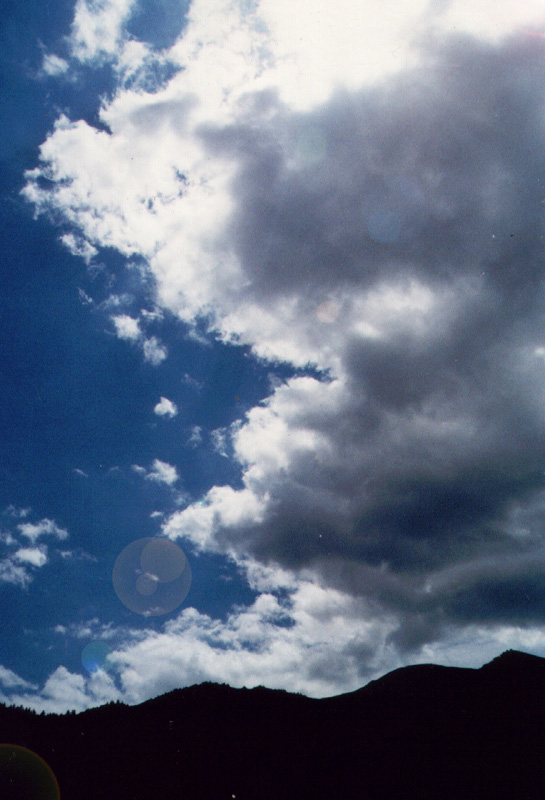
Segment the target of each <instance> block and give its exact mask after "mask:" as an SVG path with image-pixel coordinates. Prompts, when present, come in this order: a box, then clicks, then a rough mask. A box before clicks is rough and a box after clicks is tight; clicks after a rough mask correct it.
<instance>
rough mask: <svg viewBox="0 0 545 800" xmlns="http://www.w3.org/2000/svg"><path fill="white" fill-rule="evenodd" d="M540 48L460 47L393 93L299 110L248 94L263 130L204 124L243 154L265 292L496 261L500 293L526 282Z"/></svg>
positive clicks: (537, 192)
mask: <svg viewBox="0 0 545 800" xmlns="http://www.w3.org/2000/svg"><path fill="white" fill-rule="evenodd" d="M531 45H532V46H530V47H529V46H528V42H524V48H522V47H521V46H520V45H517V44H513V45H512V46H509V47H506V48H504V49H500V48H493V47H492V46H488V47H485V46H483V45H477V44H474V43H471V42H470V40H464V39H462V40H458V41H454V42H450V43H448V44H445V45H444V47H442V48H441V49H439V48H438V50H437V51H436V52H435V53H432V54H431V55H430V58H429V61H430V63H429V64H428V65H427V66H426V67H422V68H420V69H419V70H414V71H412V72H410V73H407V74H405V75H404V76H402V77H399V78H396V79H395V80H391V81H390V82H388V83H386V84H384V85H383V86H382V87H381V88H380V89H373V90H366V91H362V92H359V93H354V94H348V93H338V94H337V95H336V96H335V97H334V98H333V99H332V101H331V102H330V103H329V104H328V105H326V106H324V107H322V108H320V109H319V110H317V111H315V112H313V113H311V114H298V115H290V114H289V113H288V111H287V110H286V109H282V108H276V101H275V98H274V95H273V94H271V93H269V94H265V95H263V96H258V97H257V98H256V99H255V101H254V102H252V103H250V101H248V108H249V111H248V113H249V114H250V112H251V115H252V124H251V125H250V124H248V125H247V126H244V125H243V124H241V125H239V126H237V127H233V128H230V129H227V130H225V129H224V130H221V131H212V130H207V131H205V132H203V135H204V137H205V139H206V141H207V143H208V144H209V146H210V147H211V148H213V149H214V150H215V151H216V152H223V153H228V154H232V155H235V156H236V157H237V158H239V159H240V161H241V169H240V171H239V177H238V181H237V184H236V186H235V193H236V197H237V201H238V202H237V211H236V213H235V215H234V218H233V219H232V221H231V235H232V242H233V245H234V247H235V248H236V251H237V255H238V256H239V257H240V258H241V260H242V263H243V265H244V267H245V269H246V272H247V275H248V277H249V278H250V279H251V281H252V286H253V287H254V291H255V293H256V296H262V295H263V293H265V294H270V293H282V292H286V293H290V292H293V291H298V290H302V289H305V290H307V291H313V290H315V289H320V290H323V289H324V288H325V287H327V286H330V287H335V288H338V287H339V285H344V284H346V285H348V286H351V285H355V286H358V287H362V286H369V285H372V284H373V283H374V282H375V281H377V280H378V279H384V278H388V279H392V278H396V277H398V276H399V275H402V276H403V277H406V276H407V275H408V274H414V275H415V276H418V277H420V278H422V279H424V280H426V281H428V282H431V283H432V284H433V285H437V283H441V282H448V281H449V280H452V279H453V278H455V277H458V278H459V277H460V276H461V275H464V274H468V275H475V274H477V275H478V274H480V272H482V270H483V269H486V270H487V276H488V277H487V279H488V282H489V283H490V285H491V286H493V287H495V288H498V289H499V290H505V289H506V288H508V289H509V290H510V291H516V292H519V291H521V290H525V291H527V290H528V289H529V288H530V287H529V286H528V285H525V284H527V283H528V281H535V280H536V279H537V280H539V279H540V276H541V262H542V257H541V238H540V236H541V234H542V216H543V208H542V206H541V200H542V199H543V194H544V187H543V185H542V183H541V181H542V174H543V167H544V154H543V148H542V100H541V82H542V47H541V43H540V45H539V46H534V43H533V42H532V43H531ZM451 62H455V63H456V66H455V67H453V66H451ZM271 109H274V110H276V111H277V112H278V113H277V115H276V116H274V117H273V121H272V122H270V123H267V122H263V124H262V125H261V126H256V125H255V116H256V114H257V115H258V114H259V112H261V113H262V114H263V116H264V117H265V116H266V115H268V116H271ZM512 299H513V298H511V297H510V298H509V305H510V307H511V305H512V302H511V301H512Z"/></svg>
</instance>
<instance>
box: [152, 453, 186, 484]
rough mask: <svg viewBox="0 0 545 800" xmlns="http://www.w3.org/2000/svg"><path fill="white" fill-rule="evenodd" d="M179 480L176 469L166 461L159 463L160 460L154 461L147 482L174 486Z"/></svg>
mask: <svg viewBox="0 0 545 800" xmlns="http://www.w3.org/2000/svg"><path fill="white" fill-rule="evenodd" d="M179 479H180V477H179V475H178V472H177V470H176V467H173V466H172V464H167V463H166V461H159V459H158V458H156V459H155V460H154V462H153V464H152V467H151V470H150V471H149V472H148V474H147V475H146V480H148V481H155V482H156V483H166V485H167V486H173V485H174V484H175V483H176V482H177V481H178V480H179Z"/></svg>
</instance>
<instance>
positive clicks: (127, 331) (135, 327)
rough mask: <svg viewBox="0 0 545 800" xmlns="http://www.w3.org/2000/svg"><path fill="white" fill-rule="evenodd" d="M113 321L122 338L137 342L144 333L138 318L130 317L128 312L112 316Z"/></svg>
mask: <svg viewBox="0 0 545 800" xmlns="http://www.w3.org/2000/svg"><path fill="white" fill-rule="evenodd" d="M112 322H113V323H114V325H115V332H116V333H117V335H118V337H119V338H120V339H126V340H128V341H129V342H135V341H137V340H138V339H139V338H140V336H141V335H142V332H141V330H140V325H139V324H138V320H137V319H133V317H129V316H128V314H119V315H118V316H116V317H112Z"/></svg>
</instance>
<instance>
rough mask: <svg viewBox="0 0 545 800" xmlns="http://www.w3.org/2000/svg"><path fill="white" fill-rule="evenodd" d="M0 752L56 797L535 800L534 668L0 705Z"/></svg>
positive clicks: (540, 706)
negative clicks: (26, 760)
mask: <svg viewBox="0 0 545 800" xmlns="http://www.w3.org/2000/svg"><path fill="white" fill-rule="evenodd" d="M0 742H5V743H10V744H17V745H22V746H24V747H26V748H28V749H30V750H32V751H34V752H35V753H37V754H39V755H40V756H41V757H42V758H43V759H44V760H45V761H46V762H47V763H48V764H49V766H50V767H51V768H52V770H53V771H54V773H55V775H56V777H57V779H58V782H59V786H60V791H61V798H62V800H97V798H118V799H119V800H125V799H126V800H155V799H157V800H232V798H236V800H306V798H308V799H309V800H326V798H327V800H379V798H380V800H397V799H398V798H399V800H401V799H403V800H407V798H418V799H419V800H432V799H433V800H443V798H447V799H450V798H452V799H453V800H454V798H456V800H465V799H466V798H467V800H504V799H505V800H507V799H509V800H538V798H539V800H543V798H545V659H543V658H538V657H537V656H532V655H527V654H524V653H519V652H513V651H509V652H507V653H504V654H503V655H502V656H500V657H499V658H496V659H494V660H493V661H492V662H491V663H490V664H487V665H485V666H484V667H482V668H481V669H461V668H456V667H441V666H433V665H418V666H413V667H405V668H403V669H398V670H395V671H394V672H391V673H389V674H388V675H385V676H384V677H383V678H380V679H379V680H376V681H373V682H372V683H370V684H368V685H367V686H365V687H364V688H363V689H359V690H358V691H355V692H351V693H349V694H344V695H340V696H338V697H332V698H326V699H322V700H313V699H310V698H307V697H304V696H302V695H293V694H289V693H287V692H283V691H273V690H269V689H264V688H257V689H251V690H248V689H232V688H230V687H228V686H225V685H217V684H210V683H205V684H201V685H198V686H192V687H190V688H187V689H178V690H176V691H173V692H170V693H169V694H166V695H163V696H161V697H157V698H155V699H153V700H148V701H147V702H145V703H142V704H141V705H138V706H125V705H123V704H121V703H115V704H114V703H112V704H109V705H106V706H102V707H100V708H95V709H90V710H88V711H85V712H83V713H79V714H73V713H69V714H65V715H62V716H59V715H37V714H34V713H33V712H30V711H26V710H24V709H20V708H13V707H6V706H0ZM0 784H1V778H0ZM0 789H1V791H0V797H2V798H5V797H10V795H9V792H7V789H6V787H2V786H1V785H0ZM14 797H18V796H17V795H14ZM31 800H38V798H34V797H32V799H31Z"/></svg>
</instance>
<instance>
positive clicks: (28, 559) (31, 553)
mask: <svg viewBox="0 0 545 800" xmlns="http://www.w3.org/2000/svg"><path fill="white" fill-rule="evenodd" d="M13 558H14V560H15V561H20V562H21V563H23V564H31V565H32V566H33V567H43V566H44V564H47V560H48V559H47V549H46V548H45V547H44V546H43V545H42V546H41V547H21V549H20V550H17V551H16V552H15V553H14V554H13Z"/></svg>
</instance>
